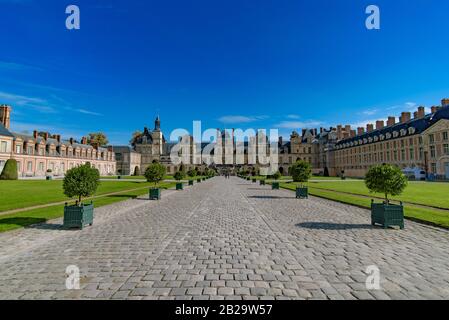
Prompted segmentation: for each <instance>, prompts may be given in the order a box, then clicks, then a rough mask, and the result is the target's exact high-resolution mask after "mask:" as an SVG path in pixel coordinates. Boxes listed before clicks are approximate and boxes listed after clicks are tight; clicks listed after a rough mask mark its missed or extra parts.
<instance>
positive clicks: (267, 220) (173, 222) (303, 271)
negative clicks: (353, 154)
mask: <svg viewBox="0 0 449 320" xmlns="http://www.w3.org/2000/svg"><path fill="white" fill-rule="evenodd" d="M61 222H62V219H56V220H53V221H49V222H48V223H47V224H48V225H49V227H46V228H27V229H22V230H16V231H14V232H6V233H1V234H0V298H2V299H110V298H112V299H163V300H166V299H168V300H173V299H175V298H176V299H200V300H208V299H220V300H223V299H225V298H226V299H298V300H299V299H332V300H340V299H363V300H365V299H380V300H387V299H412V300H415V299H439V300H447V299H449V290H448V289H447V288H448V287H449V274H448V272H447V270H449V232H448V231H446V230H440V229H436V228H433V227H428V226H424V225H421V224H418V223H415V222H411V221H407V226H406V229H405V230H383V229H381V228H377V227H372V226H371V225H370V212H369V211H368V210H365V209H360V208H355V207H352V206H348V205H345V204H341V203H335V202H332V201H329V200H325V199H319V198H314V197H312V196H311V197H310V198H309V199H306V200H301V201H299V200H297V199H295V197H294V194H293V193H292V192H291V191H287V190H271V188H269V187H268V186H267V187H266V188H263V187H262V188H254V186H253V185H252V184H247V183H245V182H242V180H240V179H237V178H231V179H227V180H225V179H223V178H221V177H217V178H214V179H210V180H208V181H205V182H204V183H201V184H197V185H195V186H193V187H191V188H188V189H186V190H184V191H183V192H174V191H164V197H163V198H162V199H161V200H160V201H157V202H154V201H143V200H139V199H133V200H128V201H124V202H120V203H115V204H112V205H109V206H104V207H101V208H97V209H95V224H94V225H93V226H92V227H88V228H85V229H83V230H79V231H73V232H67V231H65V230H61V228H60V224H61ZM69 265H76V266H78V267H79V268H80V275H81V281H80V282H81V289H80V290H66V288H65V281H66V274H65V270H66V267H67V266H69ZM371 265H375V266H378V267H379V270H380V276H381V289H382V290H367V288H366V285H365V281H366V279H367V276H368V275H367V274H366V269H367V267H368V266H371ZM36 274H39V275H40V276H39V277H36Z"/></svg>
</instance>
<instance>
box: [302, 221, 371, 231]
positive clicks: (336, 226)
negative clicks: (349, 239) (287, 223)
mask: <svg viewBox="0 0 449 320" xmlns="http://www.w3.org/2000/svg"><path fill="white" fill-rule="evenodd" d="M296 226H297V227H299V228H307V229H318V230H350V229H375V227H374V226H372V225H370V224H348V223H328V222H303V223H298V224H297V225H296Z"/></svg>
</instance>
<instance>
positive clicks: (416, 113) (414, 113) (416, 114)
mask: <svg viewBox="0 0 449 320" xmlns="http://www.w3.org/2000/svg"><path fill="white" fill-rule="evenodd" d="M413 119H419V116H418V111H415V112H413Z"/></svg>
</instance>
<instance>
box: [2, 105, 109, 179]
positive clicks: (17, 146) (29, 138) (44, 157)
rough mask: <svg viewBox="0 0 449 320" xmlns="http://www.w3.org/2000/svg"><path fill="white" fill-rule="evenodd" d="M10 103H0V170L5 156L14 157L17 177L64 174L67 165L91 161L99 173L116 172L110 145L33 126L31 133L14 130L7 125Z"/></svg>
mask: <svg viewBox="0 0 449 320" xmlns="http://www.w3.org/2000/svg"><path fill="white" fill-rule="evenodd" d="M10 119H11V107H10V106H7V105H0V172H1V171H2V170H3V167H4V165H5V163H6V161H7V160H8V159H15V160H17V166H18V173H19V177H44V176H46V174H47V171H48V170H51V174H52V175H53V176H63V175H64V174H65V172H66V171H67V170H68V169H71V168H73V167H75V166H78V165H81V164H84V163H86V162H90V163H91V165H92V166H94V167H95V168H97V169H98V170H99V171H100V174H101V175H112V174H115V172H116V163H115V154H114V152H113V149H112V147H108V148H104V147H101V146H91V145H89V144H87V138H86V137H83V138H82V139H81V141H80V142H77V141H75V140H74V139H73V138H70V139H69V140H63V139H61V136H60V135H51V134H50V133H48V132H39V131H37V130H34V132H33V134H32V135H29V134H23V133H16V132H13V131H11V128H10Z"/></svg>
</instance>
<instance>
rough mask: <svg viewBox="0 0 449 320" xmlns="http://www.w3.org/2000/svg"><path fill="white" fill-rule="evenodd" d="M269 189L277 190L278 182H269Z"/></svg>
mask: <svg viewBox="0 0 449 320" xmlns="http://www.w3.org/2000/svg"><path fill="white" fill-rule="evenodd" d="M271 189H272V190H279V182H272V183H271Z"/></svg>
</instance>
